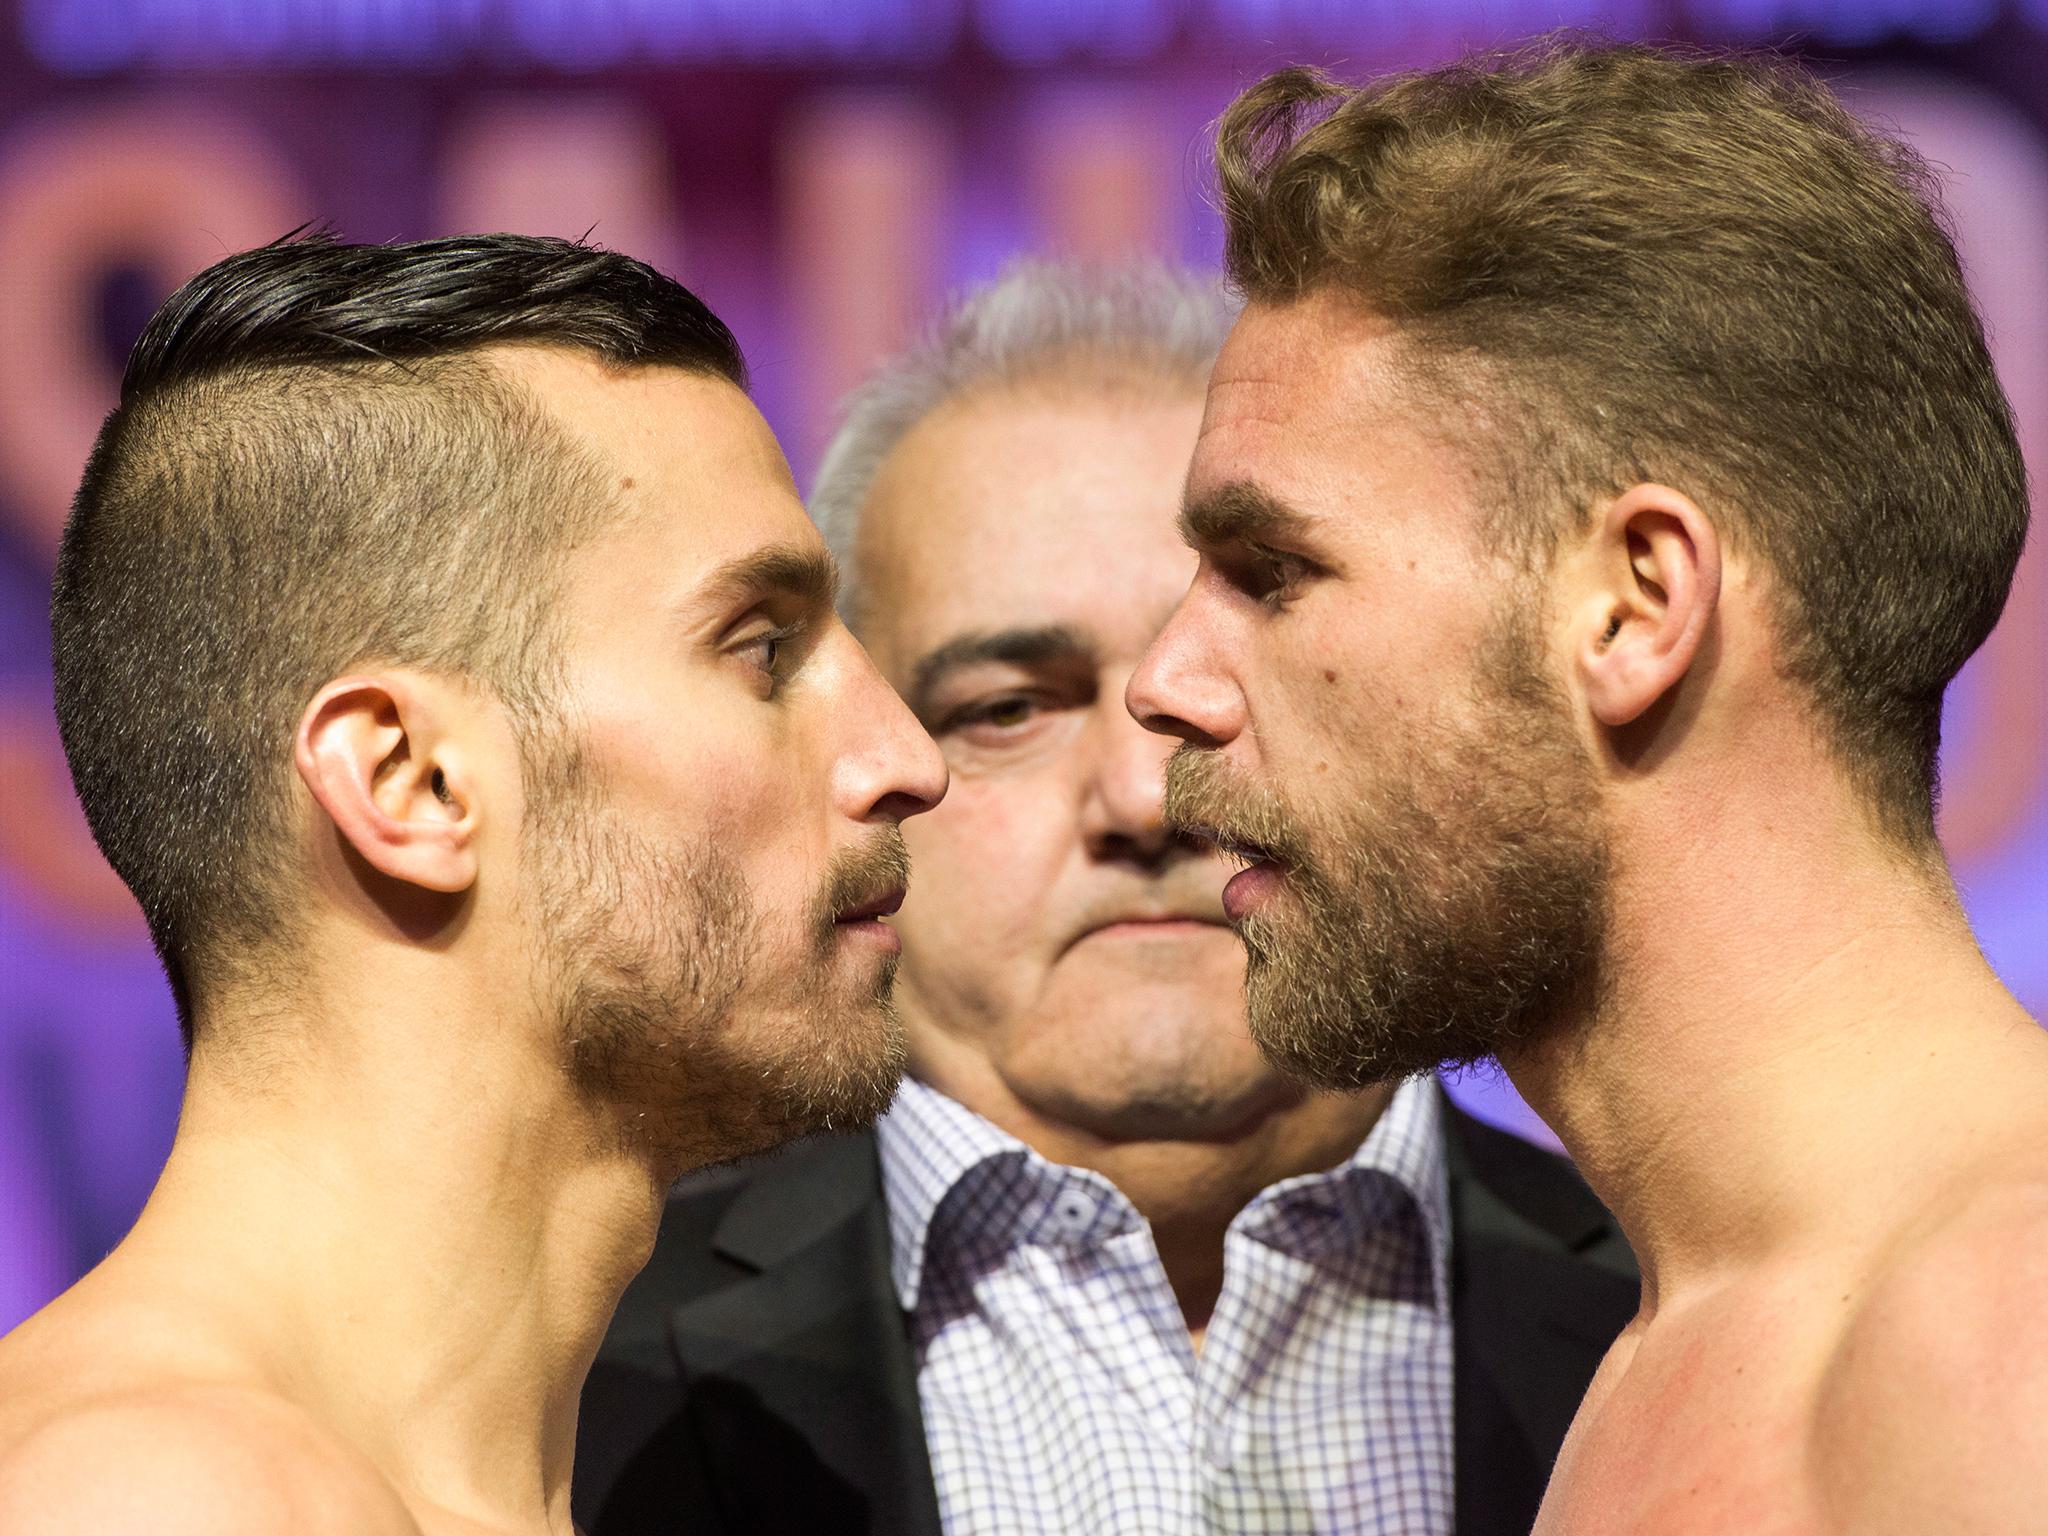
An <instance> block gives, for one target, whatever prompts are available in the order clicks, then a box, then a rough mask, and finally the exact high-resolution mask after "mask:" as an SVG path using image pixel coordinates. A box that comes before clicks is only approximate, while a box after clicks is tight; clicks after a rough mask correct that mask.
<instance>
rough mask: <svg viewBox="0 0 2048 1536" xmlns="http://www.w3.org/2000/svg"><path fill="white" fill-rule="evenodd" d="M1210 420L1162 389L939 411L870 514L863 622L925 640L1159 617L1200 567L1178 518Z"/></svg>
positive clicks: (1083, 390) (1069, 390)
mask: <svg viewBox="0 0 2048 1536" xmlns="http://www.w3.org/2000/svg"><path fill="white" fill-rule="evenodd" d="M1201 409H1202V396H1201V393H1200V391H1199V389H1198V388H1197V387H1196V386H1194V385H1192V384H1190V385H1186V386H1181V385H1177V384H1171V383H1165V382H1157V383H1149V384H1146V385H1139V384H1136V383H1133V384H1132V385H1131V386H1130V387H1128V388H1122V387H1111V386H1106V385H1092V384H1082V383H1076V384H1073V385H1071V386H1066V385H1060V384H1058V383H1054V384H1051V385H1047V386H1043V387H1040V386H1035V385H1034V386H1032V387H1029V388H1023V389H1000V390H990V391H986V392H979V393H977V394H975V395H972V396H969V397H967V398H964V399H959V400H954V401H950V402H948V403H947V404H945V405H943V406H941V407H939V408H938V409H937V410H935V411H934V412H932V413H931V414H930V415H929V416H927V417H925V419H924V420H923V421H921V422H919V423H918V424H917V426H916V427H914V428H912V429H911V431H910V432H908V433H906V434H905V436H904V438H903V440H902V441H901V442H900V443H899V444H898V445H897V446H896V448H895V449H894V450H893V451H892V452H891V453H890V455H889V457H888V458H887V460H885V461H884V463H883V465H882V468H881V471H880V473H878V474H877V475H876V477H875V482H874V485H873V487H872V488H871V490H870V492H869V496H868V500H867V504H866V506H865V508H864V510H863V513H862V519H861V528H860V537H859V550H858V559H859V563H860V573H861V581H862V585H863V587H864V588H865V589H866V590H867V592H868V593H869V595H870V598H871V599H872V600H871V601H870V602H869V604H868V605H867V606H868V610H869V612H870V614H871V616H872V617H871V622H870V626H869V627H871V628H873V627H876V626H877V625H879V626H880V627H883V628H886V629H889V630H891V631H893V632H894V635H895V637H896V638H898V639H900V640H901V641H902V642H903V643H904V644H918V643H923V644H930V643H936V642H937V641H939V640H943V639H944V638H945V637H946V636H947V635H948V634H950V633H952V632H955V631H959V630H966V629H976V628H987V627H990V626H993V625H1020V624H1040V625H1042V624H1069V625H1075V624H1078V623H1081V622H1085V623H1086V624H1088V625H1090V626H1092V627H1097V628H1099V627H1101V626H1102V624H1103V623H1104V622H1105V621H1106V620H1109V619H1111V618H1121V617H1123V616H1125V615H1137V614H1140V613H1142V614H1144V617H1145V619H1146V621H1156V620H1160V619H1163V618H1164V617H1165V608H1167V607H1170V606H1171V602H1172V600H1173V599H1174V598H1176V597H1178V596H1179V593H1180V591H1181V589H1182V588H1183V587H1185V586H1186V584H1187V580H1188V577H1189V575H1190V573H1191V572H1192V570H1193V557H1192V556H1191V555H1190V554H1189V553H1188V551H1187V550H1186V548H1185V547H1184V546H1183V545H1182V544H1181V543H1180V540H1179V537H1178V535H1177V533H1176V531H1175V524H1174V519H1175V515H1176V513H1177V512H1178V510H1179V506H1180V497H1181V491H1182V488H1183V486H1184V484H1185V482H1186V478H1187V467H1188V457H1189V454H1190V452H1191V451H1192V450H1193V447H1194V441H1195V432H1196V428H1197V426H1198V424H1199V421H1200V417H1201ZM1154 607H1158V608H1160V611H1159V612H1158V613H1156V614H1153V613H1150V612H1149V609H1151V608H1154ZM885 643H886V642H885Z"/></svg>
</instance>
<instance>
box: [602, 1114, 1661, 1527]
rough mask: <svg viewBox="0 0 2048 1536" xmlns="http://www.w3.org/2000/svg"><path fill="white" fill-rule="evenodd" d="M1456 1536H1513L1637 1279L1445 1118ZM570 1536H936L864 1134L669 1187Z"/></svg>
mask: <svg viewBox="0 0 2048 1536" xmlns="http://www.w3.org/2000/svg"><path fill="white" fill-rule="evenodd" d="M1445 1108H1446V1114H1445V1117H1444V1118H1445V1123H1446V1132H1445V1134H1446V1137H1447V1139H1448V1147H1447V1149H1446V1150H1447V1153H1448V1166H1449V1171H1450V1196H1451V1274H1452V1281H1451V1309H1452V1334H1453V1339H1454V1341H1455V1342H1454V1344H1453V1350H1454V1354H1455V1361H1456V1364H1455V1387H1454V1392H1455V1398H1456V1401H1455V1405H1454V1412H1455V1421H1456V1431H1455V1436H1456V1438H1455V1445H1456V1452H1455V1454H1456V1480H1457V1486H1456V1507H1457V1518H1456V1525H1457V1533H1458V1536H1526V1533H1527V1532H1528V1529H1529V1526H1530V1524H1531V1522H1532V1521H1533V1520H1534V1519H1535V1516H1536V1506H1537V1503H1538V1501H1539V1500H1540V1499H1541V1498H1542V1495H1543V1485H1544V1482H1545V1480H1546V1479H1547V1478H1548V1477H1549V1475H1550V1466H1551V1462H1552V1461H1553V1460H1554V1459H1555V1458H1556V1455H1557V1448H1558V1445H1559V1443H1560V1442H1561V1441H1562V1440H1563V1438H1564V1432H1565V1429H1566V1427H1567V1426H1568V1425H1569V1424H1570V1423H1571V1418H1572V1414H1573V1412H1574V1411H1575V1410H1576V1409H1577V1407H1578V1403H1579V1398H1580V1397H1581V1396H1582V1395H1583V1394H1584V1392H1585V1389H1586V1384H1587V1382H1588V1381H1589V1380H1590V1379H1591V1377H1592V1374H1593V1369H1594V1367H1595V1366H1596V1365H1597V1364H1598V1363H1599V1360H1600V1357H1601V1355H1602V1354H1603V1353H1604V1352H1605V1351H1606V1349H1607V1346H1608V1344H1609V1343H1611V1342H1612V1341H1613V1339H1614V1336H1615V1334H1616V1333H1617V1332H1619V1331H1620V1329H1621V1327H1622V1325H1623V1324H1624V1323H1626V1322H1627V1321H1628V1320H1629V1318H1630V1317H1631V1316H1632V1315H1633V1314H1634V1312H1635V1306H1636V1279H1635V1265H1634V1262H1633V1260H1632V1259H1631V1258H1630V1256H1629V1252H1628V1249H1627V1246H1626V1245H1625V1244H1624V1243H1623V1242H1622V1239H1621V1235H1620V1233H1619V1231H1618V1230H1617V1228H1616V1227H1615V1225H1614V1223H1613V1220H1612V1218H1611V1217H1609V1215H1608V1213H1607V1211H1606V1210H1605V1208H1603V1207H1602V1206H1601V1205H1600V1203H1599V1202H1598V1201H1597V1200H1595V1199H1594V1198H1593V1196H1592V1194H1591V1192H1590V1191H1588V1190H1587V1188H1586V1186H1585V1185H1584V1184H1583V1183H1582V1182H1581V1181H1580V1180H1579V1177H1578V1175H1577V1174H1576V1173H1574V1172H1573V1171H1572V1169H1571V1167H1570V1165H1569V1164H1567V1163H1565V1162H1564V1161H1563V1160H1562V1159H1561V1158H1557V1157H1554V1156H1552V1155H1551V1154H1550V1153H1548V1152H1544V1151H1541V1150H1539V1149H1538V1148H1535V1147H1532V1146H1530V1145H1528V1143H1526V1142H1524V1141H1521V1140H1520V1139H1518V1138H1516V1137H1513V1136H1510V1135H1507V1134H1506V1133H1504V1132H1502V1131H1497V1130H1494V1129H1492V1128H1491V1127H1490V1126H1487V1125H1484V1124H1481V1123H1480V1122H1479V1121H1477V1120H1474V1119H1473V1118H1472V1117H1470V1116H1469V1115H1466V1114H1464V1113H1463V1112H1462V1111H1460V1110H1458V1109H1456V1108H1455V1107H1453V1106H1450V1105H1448V1104H1446V1106H1445ZM575 1510H576V1516H577V1520H578V1522H579V1523H580V1524H581V1525H582V1527H583V1528H584V1529H585V1530H586V1531H587V1532H589V1533H590V1536H642V1533H645V1536H657V1533H658V1536H698V1533H709V1536H740V1533H742V1532H746V1533H754V1532H759V1533H764V1536H782V1533H803V1536H841V1533H844V1536H854V1533H861V1536H940V1530H939V1510H938V1499H937V1496H936V1494H935V1493H934V1491H933V1486H932V1473H931V1463H930V1461H929V1459H928V1457H927V1455H926V1451H925V1441H924V1425H923V1422H922V1420H921V1418H920V1416H919V1411H918V1398H917V1371H916V1364H915V1362H914V1360H913V1359H912V1356H911V1350H910V1344H909V1339H908V1337H907V1334H906V1331H905V1328H904V1319H903V1313H902V1310H901V1308H900V1306H899V1305H898V1303H897V1299H896V1293H895V1288H894V1286H893V1284H892V1283H891V1280H890V1276H889V1231H888V1220H887V1214H886V1212H885V1211H884V1209H883V1205H882V1189H881V1178H880V1165H879V1163H878V1161H877V1158H876V1152H875V1143H874V1139H873V1137H872V1136H859V1137H848V1138H840V1139H834V1140H830V1141H819V1142H813V1143H809V1144H806V1145H803V1146H800V1147H796V1148H793V1149H791V1150H790V1151H788V1152H786V1153H784V1154H781V1155H780V1156H777V1157H775V1158H773V1159H770V1160H767V1161H766V1162H763V1163H761V1164H758V1165H756V1166H755V1167H753V1168H751V1169H749V1170H747V1171H746V1172H744V1173H736V1174H729V1175H726V1176H723V1177H720V1178H716V1179H714V1180H712V1181H710V1182H708V1183H707V1182H705V1181H698V1182H694V1183H692V1184H690V1185H687V1186H685V1187H683V1188H682V1189H681V1190H679V1192H678V1194H677V1196H676V1197H675V1198H674V1199H672V1200H671V1201H670V1202H669V1205H668V1210H667V1213H666V1214H665V1215H664V1217H663V1219H662V1225H661V1235H660V1238H659V1239H658V1240H657V1242H656V1244H655V1249H654V1257H653V1259H652V1260H650V1261H649V1263H648V1266H647V1268H646V1270H645V1271H643V1272H642V1273H641V1275H640V1276H639V1278H638V1279H637V1280H635V1281H634V1282H633V1284H632V1286H631V1287H630V1288H629V1289H628V1290H627V1292H626V1295H625V1298H624V1300H623V1301H622V1302H621V1304H620V1306H619V1311H618V1315H617V1317H616V1319H615V1320H614V1321H613V1324H612V1329H611V1332H610V1333H609V1334H608V1335H607V1336H606V1338H605V1342H604V1347H603V1349H602V1351H601V1352H600V1354H599V1357H598V1361H597V1364H596V1367H595V1368H594V1369H593V1370H592V1372H591V1375H590V1381H589V1383H588V1385H587V1386H586V1387H585V1389H584V1393H583V1409H582V1418H581V1423H580V1427H579V1430H578V1435H577V1443H576V1482H575Z"/></svg>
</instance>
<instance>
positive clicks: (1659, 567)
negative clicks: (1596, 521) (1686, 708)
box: [1575, 485, 1721, 727]
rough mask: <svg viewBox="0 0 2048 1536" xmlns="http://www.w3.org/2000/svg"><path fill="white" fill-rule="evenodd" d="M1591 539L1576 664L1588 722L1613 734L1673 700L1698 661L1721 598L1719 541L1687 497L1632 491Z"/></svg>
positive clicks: (1665, 490)
mask: <svg viewBox="0 0 2048 1536" xmlns="http://www.w3.org/2000/svg"><path fill="white" fill-rule="evenodd" d="M1595 539H1596V546H1595V551H1594V556H1595V558H1594V568H1595V570H1596V572H1597V573H1598V576H1597V579H1596V581H1595V582H1594V585H1593V592H1592V595H1591V597H1590V598H1589V601H1588V604H1587V606H1586V608H1585V609H1583V610H1582V611H1583V612H1584V613H1585V620H1584V622H1583V623H1582V624H1581V627H1580V638H1579V640H1578V642H1577V644H1576V647H1575V648H1576V653H1577V654H1576V661H1577V665H1578V670H1579V674H1580V680H1581V682H1582V684H1583V685H1584V688H1585V692H1586V701H1587V705H1588V707H1589V708H1590V709H1591V710H1592V713H1593V716H1594V718H1595V719H1597V720H1598V721H1599V722H1600V723H1601V724H1602V725H1605V726H1609V727H1619V726H1624V725H1627V724H1629V723H1630V722H1631V721H1634V720H1636V719H1638V718H1639V717H1641V716H1642V715H1643V714H1644V713H1645V712H1646V711H1648V710H1649V709H1650V708H1651V707H1652V706H1653V705H1655V704H1656V703H1657V702H1658V701H1659V700H1660V699H1662V698H1664V697H1665V696H1666V695H1668V694H1669V693H1671V691H1672V690H1673V689H1675V688H1676V687H1677V686H1678V684H1679V683H1680V682H1681V681H1682V680H1683V679H1684V677H1685V675H1686V673H1687V672H1688V670H1690V668H1691V667H1692V664H1693V661H1694V660H1695V658H1696V657H1697V656H1698V655H1699V651H1700V646H1701V645H1702V643H1703V642H1704V640H1705V638H1706V635H1707V630H1708V627H1709V626H1710V625H1711V623H1712V622H1713V618H1714V613H1715V609H1716V607H1717V606H1718V604H1719V602H1720V597H1721V544H1720V535H1719V533H1718V532H1717V530H1716V529H1715V527H1714V525H1713V523H1712V522H1711V521H1710V520H1709V519H1708V517H1707V516H1706V514H1705V513H1704V512H1702V511H1701V510H1700V508H1699V506H1698V505H1697V504H1696V503H1695V502H1694V501H1693V500H1692V499H1691V498H1690V497H1688V496H1686V495H1685V494H1684V493H1682V492H1680V491H1675V490H1672V489H1671V488H1670V487H1669V486H1664V485H1637V486H1633V487H1631V488H1630V489H1629V490H1627V491H1625V492H1624V493H1623V494H1622V495H1620V496H1618V497H1616V498H1615V500H1614V501H1613V502H1612V503H1611V504H1610V505H1609V506H1608V508H1607V510H1606V513H1605V514H1604V515H1603V517H1602V518H1601V523H1600V527H1599V530H1598V532H1597V533H1596V535H1595Z"/></svg>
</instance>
